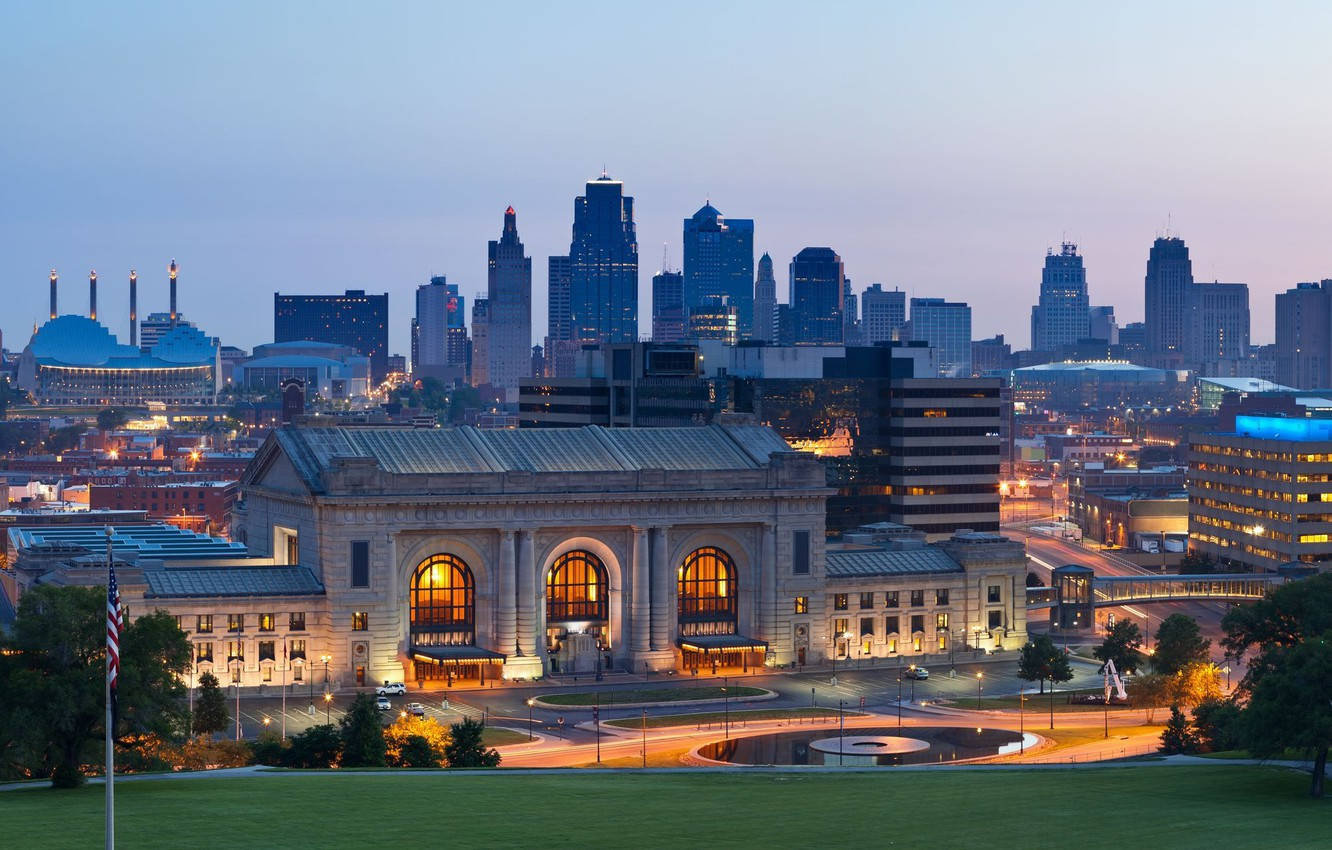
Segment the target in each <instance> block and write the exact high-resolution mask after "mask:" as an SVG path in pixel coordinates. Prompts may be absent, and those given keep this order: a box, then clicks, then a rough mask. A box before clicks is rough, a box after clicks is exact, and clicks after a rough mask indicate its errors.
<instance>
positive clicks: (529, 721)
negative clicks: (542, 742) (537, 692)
mask: <svg viewBox="0 0 1332 850" xmlns="http://www.w3.org/2000/svg"><path fill="white" fill-rule="evenodd" d="M533 702H535V700H533V699H532V698H531V697H528V698H527V740H529V741H533V740H536V739H535V738H533V737H532V703H533Z"/></svg>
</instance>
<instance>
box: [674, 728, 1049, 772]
mask: <svg viewBox="0 0 1332 850" xmlns="http://www.w3.org/2000/svg"><path fill="white" fill-rule="evenodd" d="M830 732H831V733H832V734H829V733H830ZM901 733H902V734H899V730H898V729H897V727H895V726H890V727H873V728H856V729H848V730H847V733H846V734H845V735H840V736H839V735H838V734H837V730H836V729H835V728H834V729H829V728H828V727H826V726H824V727H821V728H813V729H805V730H801V731H797V732H776V733H772V734H767V735H754V736H751V737H748V738H732V739H731V740H729V741H714V742H713V743H711V744H704V745H703V746H701V747H699V748H698V754H699V755H700V756H702V757H703V758H705V759H709V760H711V761H719V762H729V763H732V764H783V765H785V764H811V765H842V766H847V767H849V766H855V765H899V764H946V763H948V762H954V761H966V760H968V759H977V758H985V757H987V756H996V755H1006V754H1008V753H1010V752H1012V753H1015V752H1017V751H1018V749H1019V747H1020V746H1021V742H1022V736H1020V735H1019V734H1018V733H1017V732H1013V731H1010V730H1008V729H983V728H977V727H975V726H970V727H966V726H908V727H904V728H903V729H902V730H901ZM1036 741H1037V739H1036V738H1035V736H1032V735H1028V736H1027V742H1026V746H1028V747H1030V746H1033V745H1034V744H1035V743H1036Z"/></svg>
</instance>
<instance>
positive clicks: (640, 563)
mask: <svg viewBox="0 0 1332 850" xmlns="http://www.w3.org/2000/svg"><path fill="white" fill-rule="evenodd" d="M633 559H634V567H633V584H632V585H631V586H630V590H631V591H632V592H633V606H632V608H631V609H630V618H631V619H630V622H629V627H630V632H629V634H630V638H629V650H630V651H631V652H633V653H642V652H648V651H649V650H651V649H652V638H651V636H652V599H651V593H652V592H651V590H650V587H651V580H650V579H649V578H648V576H649V572H650V569H649V566H648V530H647V529H646V528H639V527H637V526H635V527H634V551H633Z"/></svg>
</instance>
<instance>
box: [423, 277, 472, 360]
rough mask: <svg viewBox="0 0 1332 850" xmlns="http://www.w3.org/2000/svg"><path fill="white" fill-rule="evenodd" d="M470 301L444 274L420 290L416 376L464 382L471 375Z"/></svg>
mask: <svg viewBox="0 0 1332 850" xmlns="http://www.w3.org/2000/svg"><path fill="white" fill-rule="evenodd" d="M466 310H467V299H466V298H465V297H464V296H463V295H461V294H460V293H459V292H458V284H456V283H449V281H448V278H446V277H445V276H444V275H435V276H434V277H431V278H430V282H429V283H423V284H421V285H420V286H418V287H416V318H415V319H414V321H413V322H412V335H413V338H412V374H413V375H414V376H416V377H418V378H419V377H424V376H429V377H434V378H444V379H453V380H461V379H462V378H464V377H465V376H466V374H467V371H466V367H467V360H468V354H469V352H468V351H467V350H466V345H465V344H466V341H467V312H466Z"/></svg>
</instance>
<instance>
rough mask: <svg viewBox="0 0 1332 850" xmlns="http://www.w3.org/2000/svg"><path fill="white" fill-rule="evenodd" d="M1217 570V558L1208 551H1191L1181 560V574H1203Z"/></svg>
mask: <svg viewBox="0 0 1332 850" xmlns="http://www.w3.org/2000/svg"><path fill="white" fill-rule="evenodd" d="M1214 572H1217V563H1216V559H1215V558H1213V557H1212V556H1211V555H1208V554H1207V553H1206V552H1197V551H1190V552H1189V553H1188V554H1186V555H1185V556H1184V557H1183V558H1181V559H1180V561H1179V573H1180V575H1190V576H1201V575H1207V574H1208V573H1214Z"/></svg>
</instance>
